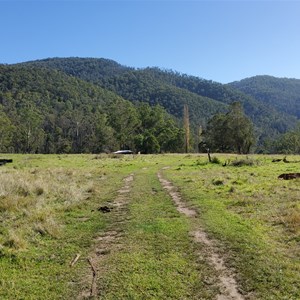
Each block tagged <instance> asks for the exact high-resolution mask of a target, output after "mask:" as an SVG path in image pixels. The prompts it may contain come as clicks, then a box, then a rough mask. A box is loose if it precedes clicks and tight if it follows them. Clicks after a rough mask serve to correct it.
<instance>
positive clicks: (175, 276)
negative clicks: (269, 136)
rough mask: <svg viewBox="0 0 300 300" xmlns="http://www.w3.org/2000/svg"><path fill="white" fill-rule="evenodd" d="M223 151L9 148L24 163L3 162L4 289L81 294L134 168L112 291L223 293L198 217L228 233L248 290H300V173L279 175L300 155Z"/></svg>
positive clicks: (110, 270) (0, 280)
mask: <svg viewBox="0 0 300 300" xmlns="http://www.w3.org/2000/svg"><path fill="white" fill-rule="evenodd" d="M5 157H8V156H7V155H6V156H5ZM214 157H216V161H217V160H218V163H213V164H209V163H208V161H207V156H202V155H157V156H143V155H142V156H136V157H132V156H128V157H125V156H124V157H109V156H107V155H98V156H96V155H11V156H9V157H8V158H13V159H14V163H13V164H9V165H6V166H2V167H1V168H0V182H1V184H0V220H1V222H0V298H1V299H74V298H76V296H77V295H78V294H79V293H80V291H81V289H82V284H83V281H82V278H83V277H84V276H85V274H86V272H87V270H89V268H90V267H89V265H88V263H87V257H88V256H89V255H90V253H91V251H93V249H94V247H95V237H96V236H99V235H101V233H105V232H106V231H108V230H112V228H111V226H112V224H113V220H111V215H110V214H101V213H100V212H99V211H98V208H99V206H101V205H105V204H107V203H110V202H112V201H113V199H115V197H116V195H117V192H118V190H119V188H120V187H121V186H122V185H123V182H122V179H123V178H124V177H126V176H127V175H128V174H130V173H135V180H134V182H133V188H132V190H131V192H130V199H129V200H130V204H129V206H128V211H127V214H128V220H127V222H126V223H125V224H122V225H120V226H122V230H123V232H124V236H123V237H122V244H123V247H122V249H121V250H120V251H117V252H113V253H111V255H108V256H107V259H106V260H105V266H104V267H103V269H104V270H106V272H105V274H103V276H102V277H101V281H99V282H98V286H99V287H100V288H101V293H102V294H101V295H102V296H101V299H213V297H214V295H216V294H217V293H218V290H217V288H216V285H215V284H216V276H215V275H216V274H214V271H213V270H211V268H210V267H209V266H208V265H207V263H206V260H205V251H203V256H201V255H200V256H199V255H197V252H198V253H199V252H200V253H201V251H202V250H203V249H201V245H194V244H193V243H192V239H191V237H189V236H188V233H189V232H190V231H191V230H194V229H195V228H197V226H201V227H203V228H205V230H206V231H207V232H208V234H209V236H211V237H213V238H215V239H216V240H218V241H219V243H220V248H219V251H220V255H222V256H224V257H225V261H226V263H227V264H228V265H230V266H232V267H234V269H235V270H236V272H237V274H238V278H237V280H238V282H239V284H240V286H241V287H242V290H243V292H244V293H245V294H248V295H249V299H266V300H272V299H276V300H277V299H278V300H282V299H289V300H296V299H300V263H299V261H300V259H299V258H300V251H299V250H300V200H299V199H300V197H299V196H300V180H299V179H296V180H291V181H284V180H278V179H277V177H278V175H280V174H282V173H291V172H298V171H299V165H300V163H297V162H296V161H300V159H299V157H296V156H295V157H292V156H290V157H288V158H287V159H288V161H295V162H290V163H284V162H283V161H281V162H278V163H272V159H273V158H276V157H268V156H249V157H244V156H236V155H218V154H217V155H214ZM280 158H282V157H280ZM225 162H226V167H223V166H222V164H224V163H225ZM164 166H170V168H169V169H166V170H164V171H163V172H164V174H165V176H166V177H168V179H169V180H170V181H172V182H173V183H174V184H175V185H176V186H178V187H179V189H180V192H181V194H182V196H183V199H184V200H185V201H186V202H187V203H189V205H190V206H192V207H194V208H195V209H197V210H198V212H199V216H198V217H197V218H195V219H190V220H188V219H187V218H186V217H184V216H182V215H180V214H179V213H178V212H177V211H176V209H175V207H174V205H173V203H172V201H171V199H170V197H169V196H168V195H167V194H166V192H165V191H164V190H163V189H162V187H161V186H160V184H159V182H158V179H157V177H156V173H157V171H158V170H160V169H161V168H162V167H164ZM196 247H197V249H196ZM76 254H80V255H81V256H80V259H79V260H78V262H77V263H76V264H75V266H74V267H72V268H71V267H70V266H69V264H70V262H71V261H72V259H73V258H74V257H75V255H76ZM89 272H90V270H89Z"/></svg>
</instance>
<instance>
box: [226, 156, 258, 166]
mask: <svg viewBox="0 0 300 300" xmlns="http://www.w3.org/2000/svg"><path fill="white" fill-rule="evenodd" d="M230 165H231V166H234V167H242V166H254V165H258V161H257V160H255V159H253V158H250V157H246V158H241V159H237V158H236V159H235V160H233V161H231V162H230Z"/></svg>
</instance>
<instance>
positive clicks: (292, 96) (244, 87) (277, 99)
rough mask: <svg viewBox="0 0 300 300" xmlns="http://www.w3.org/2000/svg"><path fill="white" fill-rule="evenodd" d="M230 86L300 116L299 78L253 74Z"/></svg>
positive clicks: (280, 109)
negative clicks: (253, 75)
mask: <svg viewBox="0 0 300 300" xmlns="http://www.w3.org/2000/svg"><path fill="white" fill-rule="evenodd" d="M230 86H232V87H234V88H236V89H238V90H240V91H241V92H243V93H245V94H247V95H250V96H252V97H253V98H255V99H256V100H258V101H260V102H262V103H266V104H268V105H271V106H273V107H275V108H276V109H278V110H279V111H283V112H286V113H288V114H291V115H293V116H296V117H297V118H300V80H299V79H290V78H276V77H272V76H255V77H250V78H246V79H243V80H241V81H235V82H232V83H230Z"/></svg>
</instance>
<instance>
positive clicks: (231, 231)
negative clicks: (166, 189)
mask: <svg viewBox="0 0 300 300" xmlns="http://www.w3.org/2000/svg"><path fill="white" fill-rule="evenodd" d="M253 159H254V160H256V162H257V164H254V165H252V166H251V165H250V166H242V167H234V166H227V167H225V168H224V167H222V166H220V165H204V166H203V167H201V166H200V167H199V166H195V164H193V163H192V161H193V158H191V159H190V163H187V162H186V165H185V166H184V168H181V169H180V170H178V169H177V168H173V169H170V170H167V171H165V172H166V173H167V174H168V177H169V179H171V180H173V181H174V182H175V184H176V185H177V186H179V187H180V190H181V193H182V195H183V197H184V198H185V199H186V201H188V202H189V203H190V205H193V206H195V207H197V208H198V210H199V211H200V212H201V216H200V218H199V222H200V223H201V224H202V225H203V226H204V227H205V228H206V230H207V231H208V232H209V233H210V235H211V236H212V237H214V238H216V239H217V240H219V241H221V245H222V250H220V251H221V252H223V253H224V254H225V253H226V256H227V263H228V264H229V265H231V266H233V267H234V268H235V269H236V270H237V271H238V274H239V278H238V280H239V283H240V284H241V286H242V287H243V290H244V292H245V293H249V294H250V293H252V294H253V295H254V299H299V298H300V264H299V248H300V247H299V237H300V235H299V234H300V231H299V230H300V222H299V221H298V217H299V215H298V213H299V211H298V210H297V209H295V207H298V205H299V200H298V199H299V198H298V195H299V191H300V182H299V180H294V181H289V182H286V181H280V180H278V179H277V176H278V175H280V174H281V173H284V172H294V171H297V167H298V166H297V164H294V165H292V164H289V165H287V164H284V163H281V164H274V163H271V160H270V158H269V157H254V158H253ZM203 160H205V158H203ZM198 165H199V158H198ZM216 180H218V182H222V184H217V185H216V184H215V182H216ZM290 218H292V219H290Z"/></svg>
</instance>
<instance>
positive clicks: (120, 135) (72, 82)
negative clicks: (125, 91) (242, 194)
mask: <svg viewBox="0 0 300 300" xmlns="http://www.w3.org/2000/svg"><path fill="white" fill-rule="evenodd" d="M0 117H1V118H0V120H1V121H0V122H1V124H0V130H1V132H0V133H1V134H0V151H1V152H30V153H81V152H84V153H90V152H102V151H112V150H118V149H119V148H120V147H131V148H133V149H134V150H136V151H145V148H147V147H146V146H147V143H148V144H150V141H151V144H153V145H154V146H152V148H151V149H150V150H151V152H159V151H180V149H181V140H182V137H181V130H180V129H179V128H178V126H177V125H176V122H175V120H174V119H173V118H172V117H171V116H169V115H168V114H167V113H166V112H165V111H164V110H163V109H162V108H160V107H153V108H151V107H150V106H147V105H141V104H139V105H136V106H134V105H133V104H132V103H131V102H129V101H126V100H124V99H123V98H121V97H120V96H118V95H116V94H115V93H113V92H110V91H107V90H105V89H103V88H101V87H99V86H96V85H94V84H92V83H88V82H86V81H83V80H81V79H79V78H75V77H71V76H68V75H66V74H64V73H63V72H60V71H57V70H50V69H46V68H37V67H33V66H28V65H27V66H22V65H18V66H7V65H0ZM158 132H159V133H158ZM147 149H148V148H147Z"/></svg>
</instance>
